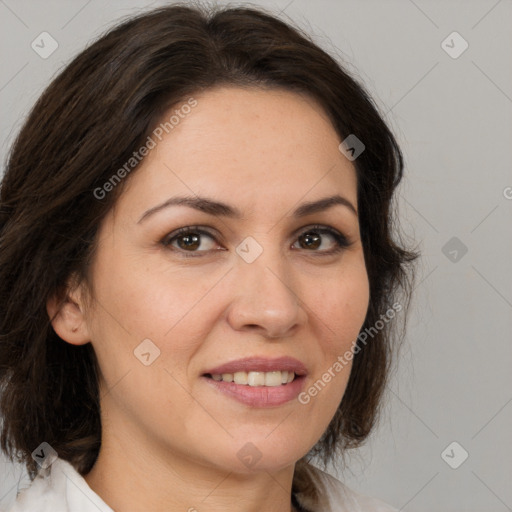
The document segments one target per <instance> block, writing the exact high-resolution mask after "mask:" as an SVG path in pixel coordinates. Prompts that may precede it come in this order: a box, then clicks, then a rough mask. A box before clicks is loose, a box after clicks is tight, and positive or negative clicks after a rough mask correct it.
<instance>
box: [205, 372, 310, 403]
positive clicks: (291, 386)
mask: <svg viewBox="0 0 512 512" xmlns="http://www.w3.org/2000/svg"><path fill="white" fill-rule="evenodd" d="M202 378H203V379H204V380H206V381H207V382H208V384H210V386H213V387H214V388H215V389H217V390H218V391H220V392H221V393H224V394H225V395H228V396H230V397H232V398H234V399H235V400H237V401H239V402H241V403H243V404H245V405H250V406H251V407H272V406H277V405H283V404H285V403H286V402H289V401H290V400H294V399H295V398H297V396H298V395H299V394H300V392H301V391H302V388H303V386H304V380H305V376H304V375H301V376H298V377H295V379H293V381H292V382H289V383H288V384H281V385H280V386H248V385H245V384H236V383H235V382H224V381H222V380H213V379H211V378H209V377H205V376H203V377H202Z"/></svg>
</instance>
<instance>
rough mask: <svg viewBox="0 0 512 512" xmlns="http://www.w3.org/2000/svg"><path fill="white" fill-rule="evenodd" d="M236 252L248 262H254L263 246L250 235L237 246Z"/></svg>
mask: <svg viewBox="0 0 512 512" xmlns="http://www.w3.org/2000/svg"><path fill="white" fill-rule="evenodd" d="M236 252H237V254H238V255H239V256H240V257H241V258H242V259H243V260H244V261H245V262H246V263H252V262H253V261H254V260H255V259H256V258H257V257H258V256H259V255H260V254H261V253H262V252H263V247H261V245H260V244H259V243H258V242H256V240H255V239H254V238H253V237H252V236H248V237H247V238H245V239H244V240H243V241H242V243H240V244H239V245H238V246H237V248H236Z"/></svg>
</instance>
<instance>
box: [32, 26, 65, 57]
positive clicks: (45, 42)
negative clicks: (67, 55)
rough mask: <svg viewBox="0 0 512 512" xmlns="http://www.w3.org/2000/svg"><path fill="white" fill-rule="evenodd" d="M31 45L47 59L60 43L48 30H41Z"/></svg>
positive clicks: (40, 55)
mask: <svg viewBox="0 0 512 512" xmlns="http://www.w3.org/2000/svg"><path fill="white" fill-rule="evenodd" d="M30 46H31V47H32V50H34V51H35V52H36V53H37V54H38V55H39V57H41V58H42V59H47V58H48V57H49V56H50V55H51V54H52V53H53V52H54V51H55V50H56V49H57V48H58V47H59V43H57V41H56V40H55V39H54V38H53V37H52V36H51V35H50V34H49V33H48V32H41V33H40V34H39V35H38V36H37V37H36V38H35V39H34V40H33V41H32V43H31V44H30Z"/></svg>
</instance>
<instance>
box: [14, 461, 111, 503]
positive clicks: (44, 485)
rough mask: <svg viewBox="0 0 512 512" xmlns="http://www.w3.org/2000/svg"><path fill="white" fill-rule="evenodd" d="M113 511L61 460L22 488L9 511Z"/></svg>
mask: <svg viewBox="0 0 512 512" xmlns="http://www.w3.org/2000/svg"><path fill="white" fill-rule="evenodd" d="M76 510H80V511H82V512H89V511H91V512H93V511H94V512H98V511H101V512H113V510H112V509H111V508H110V507H108V506H107V505H106V504H105V503H104V502H103V501H102V500H101V498H100V497H99V496H98V495H97V494H96V493H95V492H94V491H93V490H92V489H91V488H90V487H89V486H88V485H87V482H86V481H85V479H84V478H83V477H82V476H81V475H80V474H79V473H78V471H77V470H76V469H75V468H74V467H73V466H72V465H71V464H70V463H69V462H68V461H66V460H64V459H60V458H57V459H56V460H55V461H54V462H53V463H52V465H51V466H50V467H49V468H48V469H46V470H40V472H39V473H38V475H37V476H36V477H35V478H34V480H32V482H31V483H30V485H29V486H28V487H25V488H23V489H20V490H19V491H18V494H17V496H16V501H15V502H14V504H13V505H12V507H11V508H9V509H7V511H6V512H71V511H76Z"/></svg>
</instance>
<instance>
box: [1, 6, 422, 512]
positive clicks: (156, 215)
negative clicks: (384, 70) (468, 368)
mask: <svg viewBox="0 0 512 512" xmlns="http://www.w3.org/2000/svg"><path fill="white" fill-rule="evenodd" d="M402 169H403V163H402V156H401V153H400V149H399V147H398V145H397V143H396V141H395V139H394V137H393V135H392V134H391V132H390V130H389V129H388V127H387V126H386V124H385V123H384V121H383V120H382V118H381V117H380V116H379V114H378V112H377V110H376V108H375V107H374V105H373V103H372V101H371V100H370V99H369V97H368V95H367V94H366V93H365V91H364V89H363V88H362V87H361V86H360V85H359V84H358V83H357V82H356V81H355V80H354V79H353V78H351V77H350V76H349V75H348V74H347V73H346V72H345V71H344V70H343V69H342V68H341V67H340V65H339V64H338V63H336V62H335V61H334V60H333V59H332V58H331V57H330V56H328V55H327V54H326V53H325V52H324V51H322V50H321V49H320V48H318V47H317V46H316V45H315V44H314V43H313V42H312V41H311V40H310V39H309V38H308V37H307V36H305V35H304V34H301V33H300V32H299V31H298V30H297V29H295V28H293V27H291V26H289V25H287V24H285V23H283V22H282V21H280V20H278V19H276V18H275V17H273V16H271V15H269V14H267V13H265V12H263V11H260V10H255V9H252V8H231V9H222V10H221V9H217V10H215V11H210V12H208V11H207V10H206V9H202V8H192V7H187V6H186V5H174V6H169V7H165V8H160V9H157V10H153V11H151V12H147V13H145V14H142V15H139V16H137V17H135V18H132V19H129V20H128V21H125V22H124V23H122V24H120V25H118V26H117V27H114V28H113V29H112V30H110V31H109V32H108V33H107V34H106V35H104V36H103V37H101V38H100V39H99V40H98V41H97V42H95V43H94V44H92V45H91V46H90V47H88V48H87V49H86V50H84V51H83V52H82V53H81V54H80V55H78V56H77V57H76V58H75V59H74V60H73V61H72V62H71V63H70V64H69V65H68V66H67V67H66V68H65V69H64V70H63V71H62V72H61V73H60V75H59V76H57V78H55V79H54V80H53V82H52V83H51V84H50V86H49V87H48V89H47V90H46V91H45V92H44V94H43V95H42V96H41V98H40V99H39V101H38V102H37V103H36V105H35V107H34V109H33V110H32V112H31V114H30V116H29V117H28V119H27V121H26V122H25V125H24V127H23V128H22V130H21V132H20V134H19V136H18V138H17V140H16V141H15V143H14V145H13V147H12V151H11V154H10V159H9V162H8V166H7V170H6V174H5V177H4V179H3V183H2V188H1V198H0V199H1V212H0V214H1V221H0V230H1V231H0V261H1V265H0V283H2V284H1V287H2V288H1V293H0V296H1V300H2V302H1V304H0V310H1V311H2V314H1V318H0V325H1V330H0V335H1V338H0V372H1V373H0V379H1V382H2V386H3V394H2V397H1V409H0V410H1V413H2V415H3V417H4V423H3V426H2V434H1V446H2V449H3V450H4V451H5V453H6V454H7V455H8V456H9V457H11V459H14V457H15V456H16V458H17V459H18V460H19V461H20V462H23V463H24V464H26V467H27V470H28V472H29V476H30V478H31V480H32V484H31V485H30V487H29V488H27V489H24V490H22V491H21V492H20V493H19V494H18V497H17V501H16V503H15V505H14V506H13V508H12V509H11V511H12V512H20V511H27V510H31V511H32V510H52V511H61V510H62V511H68V510H69V511H72V510H73V511H74V510H83V511H89V510H91V511H93V510H94V511H96V510H102V511H111V510H116V511H117V512H125V511H139V510H151V511H160V510H162V511H163V510H188V511H189V512H192V511H196V510H197V511H199V512H200V511H203V510H205V511H206V510H211V511H214V510H215V511H216V510H229V511H233V512H235V511H242V510H243V511H260V510H265V511H276V512H277V511H283V510H286V511H295V512H297V511H310V512H316V511H322V512H324V511H349V510H350V511H352V510H364V511H365V512H370V511H390V510H393V509H392V508H391V507H390V506H388V505H385V504H384V503H382V502H381V501H379V500H376V499H372V498H367V497H364V496H362V495H359V494H357V493H355V492H354V491H352V490H351V489H349V488H348V487H347V486H346V485H344V484H343V483H342V482H341V481H339V480H337V479H335V478H334V477H332V476H330V475H329V474H328V473H326V472H325V471H324V470H321V469H319V468H316V467H315V466H313V464H312V463H311V458H312V457H313V456H316V457H317V458H318V459H319V460H321V461H322V462H323V463H324V464H325V465H326V464H327V463H328V462H329V461H332V460H335V459H336V458H337V457H338V456H343V455H344V454H345V453H346V451H347V450H348V449H350V448H354V447H357V446H359V445H360V444H361V443H362V442H363V441H364V440H365V439H366V438H367V436H368V434H369V433H370V431H371V429H372V428H373V427H374V425H375V423H376V419H377V413H378V410H379V405H380V403H381V396H382V392H383V389H384V387H385V383H386V377H387V374H388V371H389V365H390V353H391V349H392V346H393V345H394V344H395V343H396V340H393V339H392V336H391V328H392V327H393V324H394V323H396V322H397V319H398V317H400V316H401V315H402V316H403V315H404V311H402V310H405V306H406V303H407V301H408V297H409V296H410V283H411V277H412V275H411V273H410V272H409V268H408V267H409V263H410V262H412V261H413V260H414V258H415V257H416V253H414V252H412V251H408V250H406V249H405V248H403V247H401V246H400V245H399V244H398V243H396V241H395V240H394V239H393V233H392V231H391V228H392V226H393V223H394V222H395V220H394V217H393V212H392V209H391V201H392V198H393V193H394V190H395V188H396V186H397V185H398V183H399V181H400V179H401V176H402ZM400 292H404V293H403V294H402V295H403V297H402V298H401V299H400V300H398V294H399V293H400ZM395 316H396V317H397V319H394V317H395ZM15 454H16V455H15ZM324 469H325V466H324ZM36 475H37V476H36Z"/></svg>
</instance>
